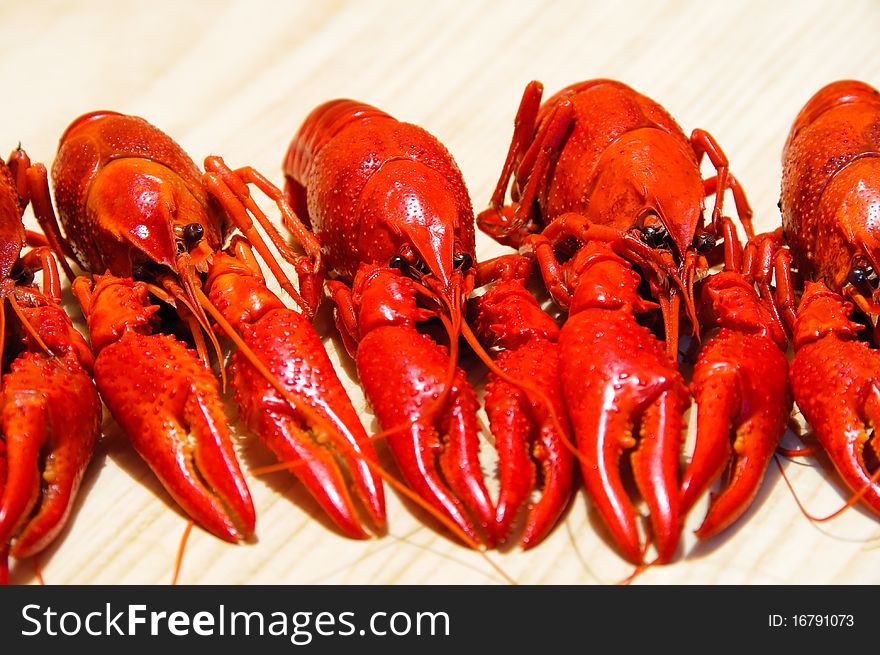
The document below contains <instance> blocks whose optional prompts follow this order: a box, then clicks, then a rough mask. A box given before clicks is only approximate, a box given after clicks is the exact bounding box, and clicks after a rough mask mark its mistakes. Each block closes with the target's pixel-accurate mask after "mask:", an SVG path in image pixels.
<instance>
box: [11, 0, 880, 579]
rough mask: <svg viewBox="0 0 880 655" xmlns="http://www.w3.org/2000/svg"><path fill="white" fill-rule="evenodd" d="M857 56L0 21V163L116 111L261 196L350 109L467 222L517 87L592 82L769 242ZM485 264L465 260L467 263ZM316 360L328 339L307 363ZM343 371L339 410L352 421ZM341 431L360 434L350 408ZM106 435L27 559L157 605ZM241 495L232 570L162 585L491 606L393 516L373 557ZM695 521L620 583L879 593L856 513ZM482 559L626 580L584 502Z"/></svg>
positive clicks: (476, 29) (397, 17)
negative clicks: (671, 134) (389, 590)
mask: <svg viewBox="0 0 880 655" xmlns="http://www.w3.org/2000/svg"><path fill="white" fill-rule="evenodd" d="M878 35H880V4H878V3H877V2H874V1H871V0H864V1H850V2H834V3H831V2H766V0H754V1H747V2H736V1H734V0H726V1H724V2H709V1H707V0H694V1H662V0H651V1H645V2H607V3H605V2H568V3H566V2H546V1H540V2H537V1H536V2H521V1H519V0H517V1H511V0H508V1H506V2H474V1H463V2H437V1H435V0H428V1H421V0H408V1H407V2H390V1H387V2H315V1H307V2H255V1H254V0H247V1H242V2H220V1H201V2H192V1H188V2H179V1H178V2H168V1H164V0H158V1H155V0H154V1H152V2H142V3H140V2H112V3H111V2H106V3H98V2H76V3H67V2H60V1H59V2H47V1H44V2H33V1H32V2H15V1H4V2H3V3H2V5H0V49H2V54H0V82H2V85H3V89H4V92H3V94H2V102H0V148H5V149H7V150H11V149H12V148H14V147H15V146H16V144H17V143H19V142H21V143H22V144H23V145H24V146H25V147H26V148H27V150H28V151H29V153H30V155H31V156H32V157H33V158H34V159H35V160H42V161H45V162H46V163H47V164H49V163H50V162H51V160H52V158H53V156H54V151H55V148H56V145H57V139H58V137H59V136H60V134H61V132H62V131H63V129H64V128H65V127H66V126H67V124H68V123H69V122H70V121H71V120H72V119H73V118H75V117H76V116H78V115H79V114H81V113H83V112H85V111H89V110H95V109H116V110H119V111H123V112H130V113H135V114H138V115H141V116H144V117H146V118H147V119H148V120H150V121H151V122H153V123H154V124H156V125H158V126H159V127H161V128H162V129H164V130H165V131H167V132H168V133H169V134H171V135H172V136H173V137H174V138H175V139H177V140H178V141H179V142H180V143H181V144H182V145H183V147H184V148H185V149H186V150H187V151H188V152H189V153H190V154H191V155H192V156H193V158H194V159H196V160H197V161H201V160H202V159H203V158H204V157H205V156H206V155H208V154H212V153H217V154H222V155H223V156H224V157H225V158H226V160H227V161H228V162H229V163H230V164H232V165H234V166H235V165H243V164H252V165H254V166H256V167H257V168H259V169H261V170H262V171H263V172H264V173H266V174H267V175H268V176H269V177H270V178H273V179H274V180H276V181H278V182H280V181H281V172H280V162H281V159H282V156H283V155H284V152H285V150H286V147H287V144H288V142H289V140H290V138H291V137H292V135H293V133H294V131H295V130H296V128H297V127H298V125H299V124H300V122H301V121H302V120H303V118H304V117H305V116H306V114H307V113H308V112H309V111H310V110H311V109H312V108H313V107H314V106H316V105H317V104H319V103H321V102H323V101H325V100H328V99H330V98H334V97H339V96H348V97H353V98H357V99H361V100H365V101H368V102H370V103H372V104H375V105H377V106H378V107H381V108H382V109H385V110H386V111H388V112H390V113H391V114H393V115H395V116H396V117H398V118H400V119H402V120H408V121H411V122H415V123H418V124H420V125H422V126H424V127H425V128H427V129H428V130H430V131H431V132H433V133H434V134H435V135H436V136H437V137H439V138H440V140H441V141H443V142H444V143H445V144H446V145H447V146H448V147H449V149H450V150H451V152H452V153H453V155H454V156H455V157H456V159H457V161H458V163H459V165H460V167H461V169H462V171H463V173H464V175H465V179H466V180H467V183H468V185H469V188H470V191H471V195H472V198H473V201H474V205H475V207H476V208H477V209H481V208H482V207H484V206H485V204H486V202H487V200H488V198H489V195H490V193H491V189H492V187H493V186H494V183H495V180H496V178H497V175H498V171H499V168H500V166H501V163H502V160H503V157H504V154H505V152H506V148H507V144H508V141H509V139H510V135H511V131H512V120H513V116H514V113H515V110H516V107H517V103H518V102H519V99H520V95H521V93H522V89H523V86H524V85H525V84H526V83H527V82H528V81H529V80H531V79H540V80H542V81H543V82H544V83H545V87H546V89H547V92H548V93H552V92H555V91H556V90H558V89H559V88H561V87H563V86H565V85H567V84H570V83H572V82H575V81H579V80H583V79H589V78H593V77H611V78H616V79H619V80H622V81H624V82H627V83H628V84H630V85H632V86H634V87H635V88H636V89H638V90H640V91H642V92H644V93H646V94H648V95H649V96H651V97H653V98H655V99H656V100H658V101H659V102H661V103H662V104H663V105H664V106H665V107H666V108H667V109H668V110H669V111H670V112H671V113H672V114H673V116H675V117H676V118H677V119H678V121H679V122H680V124H681V125H682V126H683V127H684V129H685V130H686V131H690V130H691V129H693V128H695V127H703V128H706V129H709V130H710V131H711V132H712V133H713V134H714V135H715V136H716V137H717V139H718V141H719V142H720V143H721V144H722V145H723V147H724V148H725V150H726V152H727V154H728V156H729V157H730V160H731V162H732V170H733V171H734V172H735V174H736V175H737V176H738V177H739V179H740V180H741V181H742V183H743V184H744V185H745V187H746V189H747V191H748V194H749V197H750V199H751V202H752V204H753V206H754V208H755V210H756V216H757V219H758V225H759V226H761V227H772V226H774V225H775V224H777V223H778V220H779V217H778V211H777V208H776V201H777V199H778V196H779V178H780V153H781V148H782V144H783V142H784V139H785V137H786V135H787V132H788V129H789V126H790V123H791V121H792V120H793V118H794V116H795V114H796V113H797V111H798V109H799V108H800V107H801V105H802V104H803V103H804V102H805V101H806V100H807V99H808V98H809V96H810V95H811V94H812V93H813V92H815V91H816V90H817V89H818V88H819V87H820V86H821V85H823V84H825V83H827V82H829V81H832V80H835V79H839V78H845V77H854V78H861V79H864V80H866V81H868V82H871V83H873V84H875V85H877V84H880V55H878V50H877V43H878ZM266 206H267V207H268V204H267V205H266ZM503 251H504V249H503V248H500V247H498V246H495V245H493V244H492V243H490V242H489V240H488V239H486V238H483V237H479V241H478V255H479V256H481V257H488V256H490V255H492V254H495V253H499V252H503ZM328 325H329V324H328V323H327V322H326V320H324V321H323V322H319V327H321V328H322V329H326V328H328ZM327 333H328V334H329V330H328V332H327ZM336 345H338V344H337V343H336V342H335V341H334V340H333V339H330V338H328V347H330V348H331V349H333V348H334V347H335V346H336ZM337 361H340V360H337ZM343 363H344V360H342V361H340V367H341V370H342V371H343V376H345V377H346V379H347V380H348V381H349V383H350V388H351V390H352V397H353V399H354V401H355V403H356V405H357V406H359V407H364V401H363V396H362V395H361V393H360V392H359V391H358V390H357V387H356V386H355V384H354V382H353V379H352V373H353V369H352V367H351V365H350V364H349V363H346V364H345V366H343ZM230 412H231V415H232V416H235V409H234V408H230ZM363 416H364V421H365V424H366V425H367V426H368V428H375V425H374V423H373V421H372V417H371V415H370V414H369V412H368V411H367V409H366V408H364V409H363ZM106 428H107V429H106V436H105V439H104V442H103V444H102V445H101V446H100V449H99V452H98V453H97V455H96V457H95V460H94V462H93V464H92V467H91V469H90V472H89V473H88V476H87V479H86V482H85V484H84V487H83V490H82V494H81V497H80V500H79V502H78V503H77V509H76V512H75V514H74V516H73V517H72V519H71V521H70V527H69V529H68V530H67V531H66V532H65V533H64V534H63V535H62V537H61V538H60V539H59V540H58V542H57V544H56V545H55V546H54V547H52V548H51V549H50V550H49V551H48V552H47V553H46V554H45V555H44V556H43V557H42V558H41V564H42V568H43V572H44V575H45V579H46V581H47V582H49V583H74V582H77V583H92V582H103V583H166V582H168V581H169V580H170V578H171V574H172V568H173V564H174V556H175V552H176V549H177V546H178V542H179V540H180V536H181V534H182V532H183V529H184V525H185V522H184V520H183V518H182V516H181V515H180V514H179V512H178V511H177V510H175V509H174V508H173V507H172V505H171V504H170V501H169V499H168V497H167V496H166V494H165V492H164V491H163V490H162V488H161V487H160V486H159V484H158V483H157V482H156V480H155V479H154V477H153V476H152V474H151V473H150V471H149V470H148V469H147V467H146V466H145V465H144V464H143V463H142V462H141V461H140V460H139V458H138V457H137V456H136V455H135V454H134V453H133V451H132V450H131V449H130V447H129V446H128V444H127V443H126V442H125V440H124V438H123V437H122V436H121V435H120V434H118V430H117V429H116V428H115V426H114V425H113V423H112V422H111V421H109V420H108V421H107V422H106ZM788 439H791V437H790V436H789V437H788ZM254 442H255V439H253V438H247V439H246V438H245V437H241V438H240V451H241V455H242V460H243V465H244V466H245V468H252V467H254V466H257V465H259V464H262V463H267V462H269V461H270V458H269V457H267V455H266V454H265V452H264V450H263V449H262V448H261V447H260V446H259V445H258V444H256V443H254ZM793 443H794V442H793ZM484 450H487V449H484ZM786 466H787V469H788V471H789V472H790V474H791V476H792V478H793V481H794V484H795V485H796V487H797V489H798V492H799V494H800V497H801V499H802V500H803V502H804V503H805V504H806V505H807V506H808V507H809V508H810V509H811V510H813V511H814V512H816V513H817V514H824V513H827V512H829V511H831V510H833V509H836V508H837V507H838V506H839V505H840V504H841V502H842V497H843V495H844V492H843V491H842V490H841V489H840V488H839V487H838V486H837V485H836V483H835V482H834V476H833V475H831V474H830V473H829V472H828V471H827V470H826V468H827V467H826V465H823V464H822V462H816V461H815V460H813V459H810V460H806V461H804V462H802V463H800V464H796V463H789V464H787V465H786ZM487 468H488V469H490V470H491V463H487ZM249 481H250V485H251V491H252V493H253V496H254V501H255V504H256V507H257V511H258V539H257V540H256V541H255V542H254V543H252V544H248V545H243V546H231V545H227V544H224V543H221V542H220V541H218V540H217V539H215V538H213V537H211V536H209V535H208V534H206V533H204V532H202V531H200V530H195V531H194V532H193V535H192V538H191V540H190V544H189V549H188V551H187V553H186V558H185V560H184V564H183V570H182V575H181V581H182V582H186V583H207V582H211V583H256V582H260V583H331V582H332V583H499V582H503V579H502V578H501V577H500V576H499V574H498V573H497V572H496V571H494V570H493V568H492V567H491V566H489V564H488V562H487V561H486V560H485V559H484V558H483V557H482V556H480V555H479V554H476V553H473V552H470V551H468V550H466V549H465V548H463V547H461V546H459V545H457V544H455V543H453V542H451V541H450V540H449V539H447V538H446V537H444V536H442V535H439V534H438V533H437V532H435V531H434V529H432V528H430V527H427V526H425V525H424V523H423V520H422V517H420V516H416V515H414V513H413V512H412V511H411V509H410V508H409V507H408V506H405V505H404V504H403V503H402V502H401V500H400V499H399V497H398V496H397V495H395V494H394V493H391V492H389V494H388V495H389V502H388V505H389V507H388V512H389V526H390V527H389V533H388V535H387V536H384V537H383V538H381V539H374V540H371V541H367V542H357V541H351V540H347V539H345V538H343V537H341V536H339V534H338V533H336V532H335V531H334V530H333V529H332V527H331V526H330V525H329V524H328V523H327V521H326V520H323V519H322V518H321V517H320V513H319V511H318V509H317V507H316V505H315V504H314V502H313V501H311V499H310V498H309V497H308V496H307V495H306V494H305V493H304V492H303V491H302V490H301V489H300V488H299V487H298V485H297V483H296V482H295V481H294V479H293V478H292V476H289V475H286V474H284V473H278V474H274V475H272V476H269V477H265V478H259V479H258V478H256V477H254V476H250V478H249ZM699 509H700V508H698V511H696V512H695V513H694V516H693V517H692V521H691V524H690V526H689V530H688V531H687V533H686V536H685V539H684V547H683V549H682V551H681V556H680V557H679V559H678V560H677V561H676V562H675V563H673V564H670V565H668V566H664V567H658V568H654V569H651V570H649V571H647V572H645V573H644V574H643V575H642V576H641V577H640V578H639V579H638V582H639V583H807V582H809V583H832V582H837V583H877V582H880V551H878V549H877V545H878V543H880V542H878V536H880V530H878V523H877V521H876V520H875V519H873V518H871V517H869V516H868V515H867V514H866V513H864V512H862V511H859V510H856V511H850V512H848V513H847V514H845V515H844V516H843V517H841V518H839V519H837V520H835V521H834V522H832V523H829V524H825V525H822V526H818V527H817V526H814V525H813V524H811V523H809V522H808V521H807V520H806V519H805V518H804V517H803V516H802V515H801V514H800V512H799V511H798V509H797V507H796V505H795V503H794V500H793V498H792V496H791V495H790V493H789V492H788V491H787V490H786V488H785V487H784V485H783V484H782V481H781V479H780V476H779V474H778V473H777V472H776V469H775V467H771V470H770V471H769V473H768V476H767V480H766V483H765V487H764V490H763V491H762V492H761V495H760V498H759V500H758V502H757V503H756V505H755V507H754V509H753V510H752V511H751V512H750V513H749V515H748V517H747V520H745V521H741V522H740V524H739V525H737V526H736V527H735V528H734V529H732V530H730V531H728V532H727V533H725V534H724V535H722V536H721V537H719V538H717V539H715V540H712V541H710V542H708V543H705V544H700V545H697V544H695V540H694V538H693V537H692V535H691V534H690V532H691V530H692V529H693V528H694V527H695V524H696V523H697V521H698V520H699V517H700V511H699ZM490 557H491V558H492V559H493V560H494V562H496V563H497V565H499V566H500V567H502V568H503V570H504V571H505V572H506V573H507V574H508V575H509V576H510V577H511V578H513V579H514V580H516V581H518V582H522V583H585V584H593V583H611V582H615V581H619V580H620V579H622V578H623V577H625V576H626V575H628V574H629V572H630V570H631V567H630V566H629V565H628V564H627V563H626V562H624V561H623V560H622V559H621V558H620V557H619V556H617V555H616V554H615V552H614V551H613V550H612V549H611V548H610V547H609V545H608V542H607V537H606V536H605V533H604V531H603V530H602V529H601V527H600V526H599V525H598V521H597V519H596V518H595V516H594V515H593V513H592V512H591V511H590V510H589V509H588V503H587V501H586V499H585V496H584V494H583V492H579V493H578V494H577V495H576V497H575V499H574V501H573V503H572V505H571V507H570V509H569V511H568V513H567V514H566V518H565V521H564V523H563V524H562V525H561V526H560V527H559V528H558V529H557V530H556V531H555V532H554V533H553V534H552V536H551V537H550V538H549V539H548V540H547V541H546V542H545V543H544V544H542V545H541V546H540V547H539V548H537V549H535V550H534V551H532V552H528V553H522V552H521V551H519V550H518V549H517V548H513V549H510V550H509V551H508V552H504V553H492V554H490ZM33 570H34V568H33V564H32V563H31V562H20V563H17V564H16V565H15V566H14V568H13V580H14V581H16V582H33V581H34V575H33Z"/></svg>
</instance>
